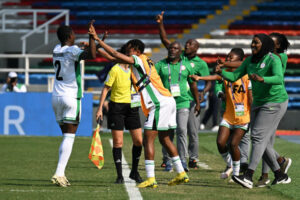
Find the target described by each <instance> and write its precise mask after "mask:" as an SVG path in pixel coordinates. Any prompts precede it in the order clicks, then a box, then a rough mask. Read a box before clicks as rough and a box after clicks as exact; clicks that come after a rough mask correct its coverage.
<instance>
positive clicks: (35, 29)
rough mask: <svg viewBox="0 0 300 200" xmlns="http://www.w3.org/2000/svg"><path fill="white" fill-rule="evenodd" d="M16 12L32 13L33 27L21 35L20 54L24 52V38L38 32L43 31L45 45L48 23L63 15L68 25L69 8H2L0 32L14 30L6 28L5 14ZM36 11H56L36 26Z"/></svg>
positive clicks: (47, 37) (14, 13)
mask: <svg viewBox="0 0 300 200" xmlns="http://www.w3.org/2000/svg"><path fill="white" fill-rule="evenodd" d="M17 13H32V16H33V29H32V30H28V33H26V34H25V35H23V36H22V37H21V40H22V54H23V55H25V54H26V39H27V38H28V37H29V36H31V35H33V34H35V33H38V32H41V31H44V32H45V40H44V44H45V45H47V44H48V42H49V25H50V24H51V23H53V22H55V21H56V20H58V19H60V18H61V17H64V16H65V24H66V25H69V18H70V17H69V15H70V14H69V10H65V9H3V10H1V11H0V16H1V24H2V29H0V32H14V31H15V29H9V28H6V24H7V19H6V16H7V15H16V14H17ZM38 13H58V14H57V15H56V16H54V17H53V18H51V19H50V20H48V21H46V22H45V23H43V24H42V25H40V26H38V24H37V15H38Z"/></svg>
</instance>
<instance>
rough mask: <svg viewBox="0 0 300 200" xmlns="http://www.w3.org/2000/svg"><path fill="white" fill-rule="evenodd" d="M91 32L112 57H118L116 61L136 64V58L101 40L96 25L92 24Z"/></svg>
mask: <svg viewBox="0 0 300 200" xmlns="http://www.w3.org/2000/svg"><path fill="white" fill-rule="evenodd" d="M89 34H91V35H92V36H93V38H94V39H95V40H96V41H97V42H98V43H99V45H100V46H101V47H102V48H103V49H104V50H105V51H106V52H107V53H108V54H109V55H111V56H112V57H114V58H116V62H118V63H125V64H134V58H133V57H129V56H126V55H124V54H122V53H120V52H118V51H116V50H115V49H114V48H112V47H111V46H109V45H108V44H106V43H105V42H104V41H102V40H100V38H99V37H98V35H97V33H96V30H95V28H94V26H93V25H92V26H91V27H90V29H89Z"/></svg>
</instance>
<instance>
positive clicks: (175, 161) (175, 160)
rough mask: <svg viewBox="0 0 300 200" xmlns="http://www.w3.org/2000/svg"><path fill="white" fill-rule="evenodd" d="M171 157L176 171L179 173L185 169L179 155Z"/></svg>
mask: <svg viewBox="0 0 300 200" xmlns="http://www.w3.org/2000/svg"><path fill="white" fill-rule="evenodd" d="M171 159H172V163H173V166H174V168H175V169H176V172H177V173H181V172H183V171H184V169H183V167H182V163H181V160H180V158H179V156H175V157H172V158H171Z"/></svg>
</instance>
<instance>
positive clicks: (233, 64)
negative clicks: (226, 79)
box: [217, 57, 243, 68]
mask: <svg viewBox="0 0 300 200" xmlns="http://www.w3.org/2000/svg"><path fill="white" fill-rule="evenodd" d="M242 63H243V61H234V62H228V61H223V60H222V59H221V58H220V57H218V59H217V64H218V65H221V66H222V67H225V68H238V67H239V66H241V64H242Z"/></svg>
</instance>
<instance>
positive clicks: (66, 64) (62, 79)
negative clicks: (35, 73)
mask: <svg viewBox="0 0 300 200" xmlns="http://www.w3.org/2000/svg"><path fill="white" fill-rule="evenodd" d="M91 24H92V22H91V23H90V25H91ZM57 37H58V39H59V41H60V43H61V44H58V45H56V46H55V48H54V50H53V65H54V69H55V80H54V87H53V93H52V107H53V110H54V113H55V118H56V121H57V123H58V124H59V126H60V128H61V131H62V133H63V140H62V143H61V145H60V148H59V160H58V164H57V168H56V172H55V174H54V176H53V177H52V179H51V181H52V182H53V183H54V184H56V185H58V186H61V187H67V186H69V185H70V183H69V181H68V180H67V178H66V176H65V168H66V166H67V163H68V160H69V158H70V155H71V152H72V147H73V143H74V139H75V133H76V131H77V128H78V124H79V122H80V113H81V98H82V93H83V88H82V85H81V81H82V78H81V75H80V65H79V61H80V60H85V59H93V58H96V45H95V40H94V39H93V37H92V36H90V39H89V40H90V41H89V44H90V45H89V47H88V48H87V49H86V50H81V49H80V48H79V47H78V46H76V45H74V41H75V34H74V32H73V30H72V28H71V27H70V26H60V27H59V28H58V30H57Z"/></svg>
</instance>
